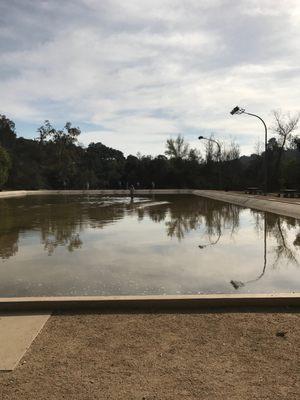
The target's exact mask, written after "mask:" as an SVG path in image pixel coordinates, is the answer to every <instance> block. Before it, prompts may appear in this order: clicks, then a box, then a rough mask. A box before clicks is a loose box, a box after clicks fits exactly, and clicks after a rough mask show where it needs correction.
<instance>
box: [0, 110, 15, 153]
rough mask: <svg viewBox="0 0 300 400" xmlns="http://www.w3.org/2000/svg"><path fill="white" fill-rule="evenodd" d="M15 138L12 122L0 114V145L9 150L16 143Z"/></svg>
mask: <svg viewBox="0 0 300 400" xmlns="http://www.w3.org/2000/svg"><path fill="white" fill-rule="evenodd" d="M16 137H17V135H16V132H15V124H14V122H13V121H11V120H10V119H9V118H7V117H6V116H5V115H1V114H0V145H1V146H2V147H4V148H6V149H10V148H12V147H13V145H14V143H15V141H16Z"/></svg>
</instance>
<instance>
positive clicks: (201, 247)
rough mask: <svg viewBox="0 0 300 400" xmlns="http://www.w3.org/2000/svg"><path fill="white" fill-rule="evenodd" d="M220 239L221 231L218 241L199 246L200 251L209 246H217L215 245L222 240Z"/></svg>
mask: <svg viewBox="0 0 300 400" xmlns="http://www.w3.org/2000/svg"><path fill="white" fill-rule="evenodd" d="M220 237H221V231H219V235H218V237H217V239H216V240H214V241H213V242H211V241H210V242H209V243H207V244H199V246H198V247H199V249H204V248H205V247H207V246H213V245H215V244H217V243H218V241H219V240H220Z"/></svg>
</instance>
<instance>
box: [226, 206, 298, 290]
mask: <svg viewBox="0 0 300 400" xmlns="http://www.w3.org/2000/svg"><path fill="white" fill-rule="evenodd" d="M254 215H255V217H256V224H255V228H256V230H258V231H260V230H261V228H262V223H263V225H264V229H263V232H264V262H263V268H262V272H261V273H260V274H259V275H258V276H257V277H256V278H254V279H250V280H248V281H245V282H242V281H238V280H231V281H230V283H231V285H232V286H233V287H234V288H235V289H240V288H241V287H244V286H245V285H247V284H249V283H253V282H257V281H259V280H260V279H261V278H262V277H263V276H264V275H265V272H266V267H267V253H268V249H267V238H268V237H273V238H275V239H276V242H277V243H276V246H275V248H274V253H275V260H274V261H273V263H272V264H271V267H272V268H276V267H277V266H278V264H279V261H281V263H282V264H284V262H282V261H284V260H285V261H286V263H285V264H286V265H288V264H290V263H292V264H295V265H297V266H298V265H299V261H298V260H297V256H296V252H295V250H294V249H293V248H292V247H291V245H290V244H289V243H288V238H287V235H288V233H287V229H286V228H284V226H283V222H285V224H286V226H287V228H292V227H293V228H294V227H296V226H297V225H299V221H297V220H296V219H294V218H289V217H281V216H279V215H276V214H270V213H266V212H264V213H258V212H255V213H254ZM283 220H284V221H283ZM299 239H300V233H298V234H297V235H296V239H295V240H294V242H293V245H294V246H297V245H298V240H299ZM299 242H300V240H299ZM299 244H300V243H299ZM282 259H283V260H282Z"/></svg>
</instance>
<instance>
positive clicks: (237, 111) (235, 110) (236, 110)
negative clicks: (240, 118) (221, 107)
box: [230, 106, 245, 115]
mask: <svg viewBox="0 0 300 400" xmlns="http://www.w3.org/2000/svg"><path fill="white" fill-rule="evenodd" d="M243 112H245V109H244V108H241V107H239V106H235V107H234V108H233V109H232V110H231V111H230V114H231V115H234V114H243Z"/></svg>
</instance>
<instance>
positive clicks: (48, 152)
mask: <svg viewBox="0 0 300 400" xmlns="http://www.w3.org/2000/svg"><path fill="white" fill-rule="evenodd" d="M38 133H39V136H38V138H37V139H36V140H32V139H24V138H22V137H19V138H17V137H16V133H15V125H14V123H13V122H12V121H10V120H9V119H8V118H6V117H5V116H3V115H2V116H0V143H2V147H4V148H5V149H6V151H4V153H5V154H6V156H3V155H2V160H7V157H9V158H10V160H11V163H10V165H11V168H10V170H9V174H8V169H9V167H10V165H8V164H7V161H4V164H5V165H6V167H5V168H3V167H2V171H4V172H1V171H0V177H2V178H1V184H2V185H3V184H4V181H6V179H7V174H8V180H7V182H6V187H9V188H11V189H42V188H46V189H52V188H53V189H64V188H65V189H83V188H87V187H89V188H90V189H97V188H126V187H128V186H129V185H131V184H133V185H134V186H135V187H139V188H151V187H152V184H153V182H154V183H155V187H156V188H199V189H217V188H222V189H228V190H243V189H244V188H245V187H247V186H260V187H262V186H263V180H264V177H263V170H264V169H263V166H264V153H262V154H252V155H251V156H249V157H246V156H242V157H240V154H239V146H238V145H237V144H236V143H235V142H232V143H231V144H229V146H227V147H226V146H225V145H224V144H222V143H220V149H221V151H220V152H219V150H218V146H217V145H216V143H213V142H211V141H206V143H205V146H206V147H205V160H203V159H202V158H201V155H200V152H199V151H198V150H197V149H193V148H192V149H191V148H190V146H189V145H188V143H187V142H186V141H185V139H184V137H183V136H181V135H179V136H178V137H177V138H176V139H168V140H167V143H166V148H167V149H166V152H165V154H166V155H158V156H156V157H152V156H146V155H141V154H140V153H139V154H138V155H137V156H134V155H129V156H127V157H126V158H125V157H124V155H123V153H122V152H121V151H119V150H116V149H113V148H110V147H107V146H105V145H104V144H103V143H91V144H90V145H89V146H88V147H87V148H84V147H82V146H81V145H79V144H78V136H79V135H80V129H79V128H76V127H72V125H71V123H70V122H67V123H66V124H65V126H64V127H63V129H56V128H54V127H53V126H52V125H51V123H50V122H49V121H45V123H44V124H43V125H42V126H41V127H40V128H39V129H38ZM299 141H300V140H299V138H297V137H294V138H293V140H286V141H285V147H284V148H283V147H282V142H281V141H280V140H279V139H278V138H270V140H269V143H268V154H267V156H268V168H269V188H270V189H272V190H274V191H275V190H278V189H279V188H280V187H281V186H283V185H284V186H287V187H290V188H298V187H299V182H300V151H299V149H300V146H299ZM218 143H219V142H218ZM4 153H3V151H2V153H1V154H4ZM279 156H280V160H281V161H280V164H279V166H280V168H277V167H278V159H279Z"/></svg>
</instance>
